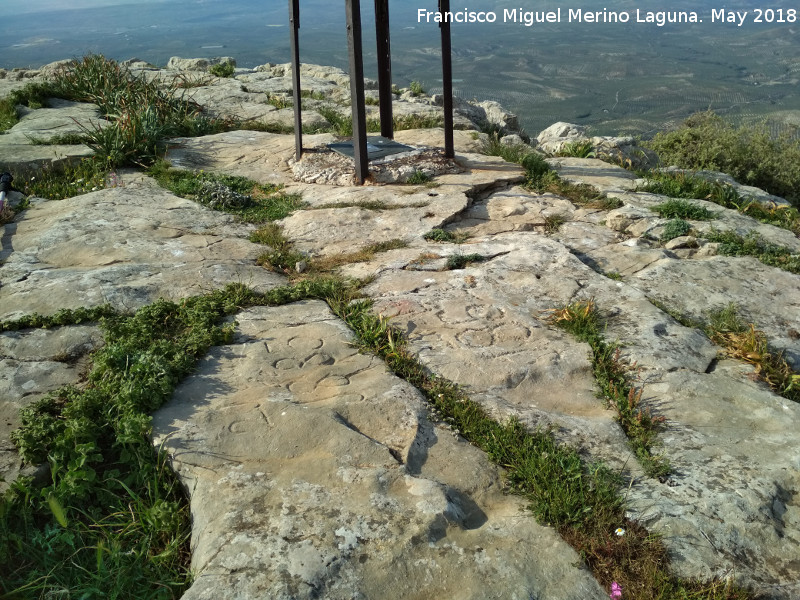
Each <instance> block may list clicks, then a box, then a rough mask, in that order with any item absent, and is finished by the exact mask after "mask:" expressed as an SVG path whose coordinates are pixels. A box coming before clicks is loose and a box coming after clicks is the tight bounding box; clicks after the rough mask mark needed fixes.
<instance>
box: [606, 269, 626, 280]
mask: <svg viewBox="0 0 800 600" xmlns="http://www.w3.org/2000/svg"><path fill="white" fill-rule="evenodd" d="M603 275H605V276H606V277H608V278H609V279H613V280H614V281H622V279H623V277H622V273H617V272H616V271H608V272H607V273H603Z"/></svg>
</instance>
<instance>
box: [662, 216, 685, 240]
mask: <svg viewBox="0 0 800 600" xmlns="http://www.w3.org/2000/svg"><path fill="white" fill-rule="evenodd" d="M691 230H692V226H691V225H690V224H689V223H687V222H686V221H684V220H683V219H672V220H671V221H667V224H666V225H664V231H663V232H662V233H661V238H660V239H661V241H662V242H668V241H670V240H674V239H675V238H676V237H681V236H682V235H688V234H689V232H690V231H691Z"/></svg>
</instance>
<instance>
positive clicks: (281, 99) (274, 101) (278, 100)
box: [267, 93, 292, 110]
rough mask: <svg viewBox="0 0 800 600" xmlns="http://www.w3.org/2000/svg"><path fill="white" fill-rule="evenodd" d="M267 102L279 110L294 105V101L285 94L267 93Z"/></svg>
mask: <svg viewBox="0 0 800 600" xmlns="http://www.w3.org/2000/svg"><path fill="white" fill-rule="evenodd" d="M267 104H269V105H270V106H274V107H275V108H277V109H279V110H280V109H283V108H291V107H292V101H291V100H290V99H289V98H287V97H286V96H284V95H283V94H272V93H270V94H267Z"/></svg>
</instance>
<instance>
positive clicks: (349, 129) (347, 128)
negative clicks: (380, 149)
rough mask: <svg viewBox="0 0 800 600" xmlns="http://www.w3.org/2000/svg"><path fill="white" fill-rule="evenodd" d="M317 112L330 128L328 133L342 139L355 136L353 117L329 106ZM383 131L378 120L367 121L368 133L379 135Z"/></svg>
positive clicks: (322, 107)
mask: <svg viewBox="0 0 800 600" xmlns="http://www.w3.org/2000/svg"><path fill="white" fill-rule="evenodd" d="M317 112H318V113H319V114H320V115H321V116H322V117H324V119H325V120H326V121H328V123H330V127H329V128H327V130H326V132H328V133H333V134H335V135H338V136H341V137H350V136H352V135H353V116H352V115H343V114H341V113H340V112H339V111H337V110H336V109H334V108H331V107H329V106H321V107H319V108H317ZM380 130H381V123H380V121H379V120H378V119H367V132H369V133H377V132H379V131H380Z"/></svg>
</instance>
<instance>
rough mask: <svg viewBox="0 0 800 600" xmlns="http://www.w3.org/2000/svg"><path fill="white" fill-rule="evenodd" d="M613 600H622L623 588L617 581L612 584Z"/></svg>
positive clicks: (611, 596)
mask: <svg viewBox="0 0 800 600" xmlns="http://www.w3.org/2000/svg"><path fill="white" fill-rule="evenodd" d="M609 597H610V598H611V600H620V599H621V598H622V586H621V585H620V584H618V583H617V582H616V581H615V582H614V583H612V584H611V595H610V596H609Z"/></svg>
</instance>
